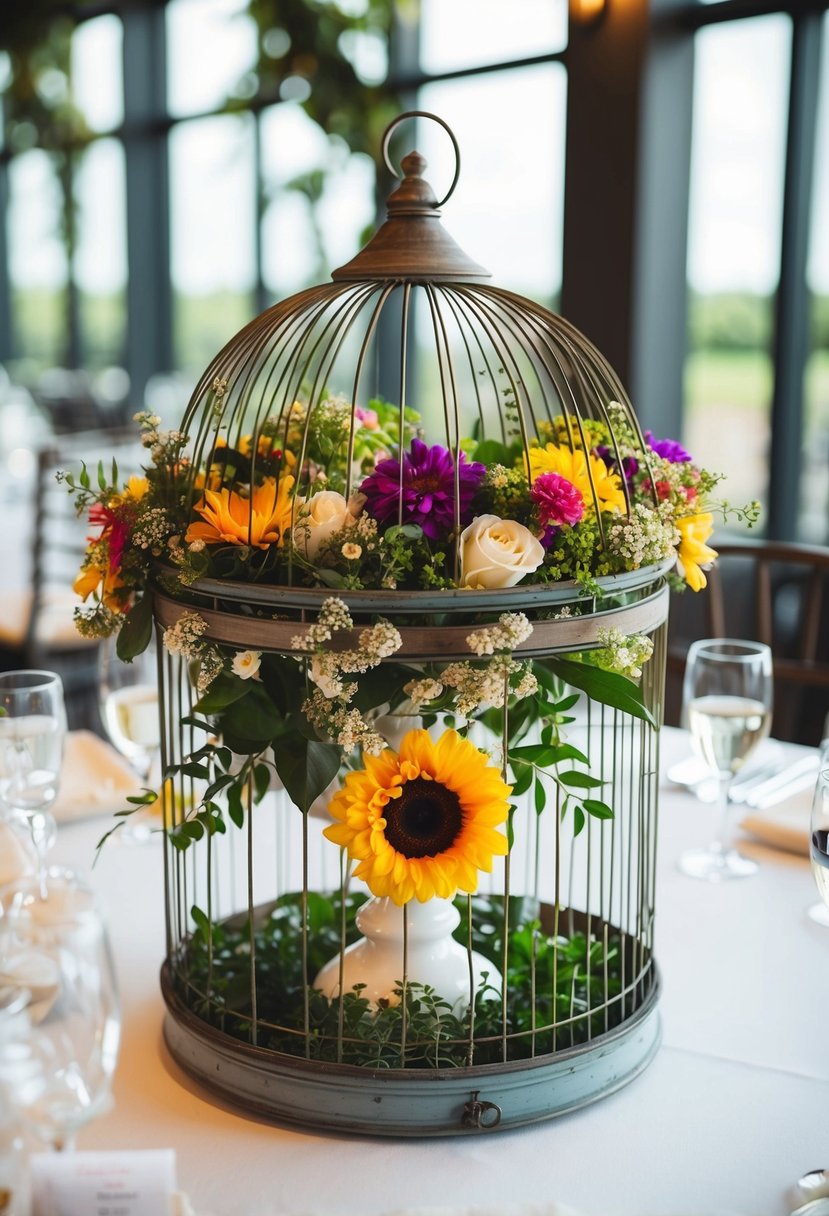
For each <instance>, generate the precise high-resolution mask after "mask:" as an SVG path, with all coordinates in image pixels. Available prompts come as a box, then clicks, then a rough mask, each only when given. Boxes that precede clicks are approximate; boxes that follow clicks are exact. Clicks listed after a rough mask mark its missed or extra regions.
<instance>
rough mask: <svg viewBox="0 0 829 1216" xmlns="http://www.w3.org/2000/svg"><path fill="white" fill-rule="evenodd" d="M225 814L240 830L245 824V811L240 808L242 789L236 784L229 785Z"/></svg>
mask: <svg viewBox="0 0 829 1216" xmlns="http://www.w3.org/2000/svg"><path fill="white" fill-rule="evenodd" d="M227 813H228V815H229V816H230V819H231V822H232V823H234V824H235V825H236V827H237V828H240V827H241V826H242V824H243V823H244V822H245V811H244V808H243V806H242V787H241V785H239V783H238V782H237V783H236V784H235V785H231V786H230V787H229V789H228V791H227Z"/></svg>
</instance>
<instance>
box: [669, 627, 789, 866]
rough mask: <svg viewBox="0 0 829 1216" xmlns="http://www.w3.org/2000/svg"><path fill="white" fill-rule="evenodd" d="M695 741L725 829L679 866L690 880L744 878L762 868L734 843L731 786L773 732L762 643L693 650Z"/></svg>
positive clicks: (687, 701) (687, 705)
mask: <svg viewBox="0 0 829 1216" xmlns="http://www.w3.org/2000/svg"><path fill="white" fill-rule="evenodd" d="M682 702H683V712H684V715H685V718H686V720H687V725H688V728H689V730H690V732H691V741H692V743H693V746H694V749H695V750H696V752H697V753H698V755H699V756H700V757H701V759H702V760H703V761H704V762H705V763H706V764H707V765H708V767H709V768H710V769H711V770H712V772H713V773H714V775H715V776H716V777H717V779H718V781H719V802H720V828H719V833H718V835H717V836H716V837H715V839H714V840H713V841H712V842H711V844H710V845H709V846H708V847H707V848H704V849H693V850H691V851H689V852H686V853H683V854H682V856H681V857H680V859H679V868H680V870H682V872H683V874H687V875H689V876H690V877H691V878H702V879H706V880H707V881H709V882H719V881H722V880H723V879H727V878H745V877H747V876H748V875H750V874H754V873H755V872H756V870H757V866H756V864H755V863H754V862H753V861H750V860H749V859H748V858H747V857H741V856H740V854H739V853H738V852H737V851H736V850H735V849H733V848H732V847H731V845H730V824H729V795H728V791H729V787H730V784H731V781H732V779H733V778H734V776H735V775H736V774H737V773H738V772H739V771H740V769H741V768H742V767H743V765H744V764H745V762H746V760H747V759H748V757H749V756H750V755H751V753H752V752H753V751H754V749H755V748H756V747H757V744H758V743H759V742H760V741H761V740H762V739H764V738H765V737H766V735H768V733H769V727H770V725H771V711H772V656H771V650H770V649H769V647H768V646H766V645H765V644H764V643H762V642H742V641H735V640H733V639H729V638H725V639H716V638H712V639H706V640H703V641H700V642H694V643H693V644H692V646H691V647H690V649H689V651H688V661H687V664H686V667H685V680H684V683H683V687H682Z"/></svg>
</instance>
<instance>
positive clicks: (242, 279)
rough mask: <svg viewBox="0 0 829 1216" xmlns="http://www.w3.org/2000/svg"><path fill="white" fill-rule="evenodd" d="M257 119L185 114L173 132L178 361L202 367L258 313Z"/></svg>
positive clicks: (172, 256)
mask: <svg viewBox="0 0 829 1216" xmlns="http://www.w3.org/2000/svg"><path fill="white" fill-rule="evenodd" d="M254 132H255V128H254V122H253V119H252V117H251V116H250V115H240V116H230V115H228V116H226V117H221V118H205V119H202V120H200V121H197V122H186V123H181V124H180V125H178V126H176V127H174V128H173V130H172V131H171V132H170V223H171V251H170V260H171V268H172V276H173V294H174V302H175V352H176V365H177V367H181V368H184V369H189V370H194V371H200V370H201V369H202V368H203V367H204V365H205V364H206V363H207V362H208V361H209V359H211V358H212V356H213V355H214V354H215V353H216V352H217V351H218V350H219V349H220V347H222V346H224V344H225V342H226V341H227V340H228V338H230V337H232V336H233V334H234V333H236V331H237V330H238V329H240V328H241V327H242V325H244V324H245V322H246V321H249V320H250V318H251V315H252V313H253V289H254V286H255V282H256V270H255V266H256V245H255V239H254V237H255V227H256V190H255V180H256V178H255V168H254V164H255V161H254V143H253V140H254Z"/></svg>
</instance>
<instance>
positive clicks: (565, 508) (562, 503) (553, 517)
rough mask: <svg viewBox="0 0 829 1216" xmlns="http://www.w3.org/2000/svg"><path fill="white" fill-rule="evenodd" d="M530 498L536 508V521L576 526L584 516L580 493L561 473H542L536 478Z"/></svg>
mask: <svg viewBox="0 0 829 1216" xmlns="http://www.w3.org/2000/svg"><path fill="white" fill-rule="evenodd" d="M530 498H532V500H533V502H534V503H536V505H537V506H538V521H539V523H541V524H544V526H545V527H546V526H547V525H549V524H553V525H556V526H559V525H561V524H569V525H570V526H572V525H573V524H577V523H578V522H579V520H580V519H581V518H582V516H583V515H584V499H583V498H582V496H581V491H580V490H578V489H577V488H576V486H574V485H573V483H572V481H568V480H567V478H566V477H562V475H561V473H542V474H541V475H540V476H539V477H536V479H535V481H534V482H533V485H532V489H531V490H530Z"/></svg>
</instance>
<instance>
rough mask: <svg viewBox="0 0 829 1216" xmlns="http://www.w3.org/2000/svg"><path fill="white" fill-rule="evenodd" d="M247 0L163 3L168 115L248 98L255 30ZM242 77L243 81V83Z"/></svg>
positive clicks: (208, 108)
mask: <svg viewBox="0 0 829 1216" xmlns="http://www.w3.org/2000/svg"><path fill="white" fill-rule="evenodd" d="M247 8H248V4H247V0H172V2H171V3H170V4H168V5H167V14H166V19H167V97H168V104H169V108H170V113H171V114H173V115H176V116H178V115H186V114H201V113H204V112H206V111H208V110H215V109H219V108H220V107H221V106H223V105H224V103H225V102H226V101H227V99H228V97H230V96H232V95H233V94H234V93H236V92H237V91H238V90H239V89H241V93H240V95H244V96H250V95H251V92H252V87H251V86H252V85H253V88H255V82H252V81H251V79H250V77H249V76H248V74H249V73H250V72H251V71H252V69H253V67H254V66H255V64H256V44H257V31H256V25H255V23H254V21H253V20H252V19H251V18H250V17H249V16H248V14H247ZM246 77H247V79H246Z"/></svg>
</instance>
